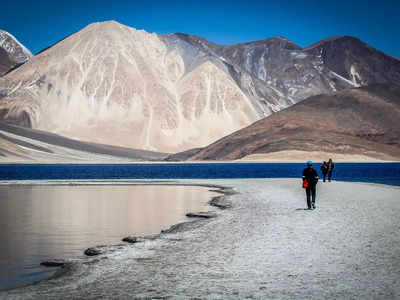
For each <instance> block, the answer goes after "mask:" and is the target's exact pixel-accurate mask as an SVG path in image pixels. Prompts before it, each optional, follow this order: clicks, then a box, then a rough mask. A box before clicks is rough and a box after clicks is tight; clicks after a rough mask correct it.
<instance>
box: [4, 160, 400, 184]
mask: <svg viewBox="0 0 400 300" xmlns="http://www.w3.org/2000/svg"><path fill="white" fill-rule="evenodd" d="M320 166H321V164H314V168H315V169H316V170H317V171H318V172H319V173H320ZM304 167H305V164H301V163H202V164H120V165H112V164H101V165H98V164H92V165H90V164H89V165H73V164H62V165H60V164H55V165H52V164H47V165H41V164H37V165H24V164H22V165H7V164H4V165H0V180H21V179H24V180H36V179H39V180H41V179H111V180H112V179H174V178H205V179H207V178H211V179H212V178H296V177H301V173H302V171H303V168H304ZM334 179H336V180H343V181H363V182H375V183H385V184H392V185H400V163H336V164H335V169H334Z"/></svg>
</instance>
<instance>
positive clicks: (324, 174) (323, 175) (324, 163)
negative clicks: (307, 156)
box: [321, 161, 328, 182]
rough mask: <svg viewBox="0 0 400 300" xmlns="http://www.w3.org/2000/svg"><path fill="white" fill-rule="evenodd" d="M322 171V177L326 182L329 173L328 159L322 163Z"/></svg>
mask: <svg viewBox="0 0 400 300" xmlns="http://www.w3.org/2000/svg"><path fill="white" fill-rule="evenodd" d="M321 172H322V179H323V181H324V182H325V178H326V174H328V164H327V163H326V161H324V162H323V163H322V166H321Z"/></svg>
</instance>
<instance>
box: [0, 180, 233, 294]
mask: <svg viewBox="0 0 400 300" xmlns="http://www.w3.org/2000/svg"><path fill="white" fill-rule="evenodd" d="M0 185H6V186H8V185H12V186H15V185H23V186H104V185H124V186H137V185H139V186H146V185H147V186H160V185H161V186H165V185H170V186H198V187H204V188H208V189H209V191H212V192H214V193H216V194H221V195H216V196H213V197H211V199H209V200H208V201H207V202H206V203H205V204H206V205H208V206H210V207H214V208H216V209H218V210H224V209H229V208H230V207H231V204H230V202H229V201H228V200H227V197H229V196H230V195H233V194H235V192H234V190H233V188H230V187H226V186H222V185H215V184H211V183H210V184H201V183H200V184H196V183H179V182H175V181H173V180H164V181H163V180H135V179H133V180H118V181H112V180H107V179H105V180H98V181H97V180H90V179H88V180H76V181H75V180H15V181H4V180H0ZM207 214H208V215H207ZM204 216H206V217H204ZM215 217H217V215H213V214H212V211H208V212H206V214H203V215H201V214H200V215H199V214H198V212H188V213H186V218H187V219H188V220H187V221H183V222H178V223H175V224H172V225H171V226H170V227H168V228H166V229H161V231H160V232H159V233H154V234H149V235H129V236H127V237H121V238H120V242H121V243H122V244H121V243H119V244H102V245H93V246H90V247H89V248H87V249H86V250H82V254H81V255H82V256H83V257H84V258H86V261H89V260H91V259H92V258H93V257H94V258H95V259H98V258H101V257H104V255H107V254H108V253H109V252H113V251H114V249H115V248H119V249H120V248H121V247H129V246H132V244H134V243H136V242H129V241H124V240H125V239H132V238H134V239H136V238H137V239H138V241H137V242H144V241H146V240H156V239H161V238H162V235H165V234H170V233H174V232H178V231H186V230H190V228H191V226H190V225H192V223H195V222H197V223H199V222H200V221H202V222H206V221H207V220H208V219H211V218H215ZM199 224H200V223H199ZM139 240H140V241H139ZM97 248H102V249H103V250H101V251H100V252H99V253H98V254H95V255H87V254H86V251H87V250H88V249H97ZM77 260H78V257H73V258H62V257H61V258H56V259H50V260H46V261H41V262H39V263H38V264H39V265H42V266H44V267H47V268H48V269H49V270H51V269H52V268H53V269H55V270H54V271H55V272H54V273H53V274H52V275H51V276H49V277H47V278H43V279H41V280H39V281H36V282H32V283H27V284H24V285H21V286H17V287H11V288H6V289H0V298H1V293H3V292H9V291H14V290H20V289H23V288H26V287H31V286H35V285H38V284H41V283H43V282H46V281H49V280H53V279H57V278H61V277H62V276H64V275H66V274H67V273H68V272H70V271H71V270H72V268H73V266H74V264H75V263H76V261H77ZM83 260H85V259H83ZM78 263H85V262H81V261H80V262H78ZM45 264H47V266H46V265H45ZM56 264H58V265H56Z"/></svg>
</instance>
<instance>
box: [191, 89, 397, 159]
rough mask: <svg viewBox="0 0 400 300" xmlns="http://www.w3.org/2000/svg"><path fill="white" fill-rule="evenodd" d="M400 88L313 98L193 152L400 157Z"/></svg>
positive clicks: (211, 156)
mask: <svg viewBox="0 0 400 300" xmlns="http://www.w3.org/2000/svg"><path fill="white" fill-rule="evenodd" d="M399 121H400V86H395V85H372V86H367V87H362V88H355V89H348V90H343V91H340V92H336V93H332V94H328V95H318V96H313V97H310V98H308V99H306V100H304V101H303V102H300V103H298V104H295V105H293V106H291V107H289V108H288V109H285V110H283V111H280V112H278V113H276V114H274V115H272V116H270V117H267V118H265V119H262V120H260V121H257V122H255V123H254V124H252V125H250V126H248V127H246V128H244V129H242V130H239V131H237V132H235V133H233V134H231V135H229V136H227V137H225V138H223V139H220V140H219V141H217V142H215V143H213V144H211V145H209V146H208V147H205V148H203V149H201V150H199V151H197V153H195V154H192V155H191V156H190V157H188V159H190V160H232V159H240V158H243V157H246V156H248V155H252V154H260V153H273V152H278V151H285V150H286V151H287V150H299V151H322V152H328V153H338V154H355V155H365V156H369V157H375V158H382V159H400V141H399V137H400V124H399Z"/></svg>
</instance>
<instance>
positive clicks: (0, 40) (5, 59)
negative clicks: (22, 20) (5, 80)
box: [0, 30, 32, 76]
mask: <svg viewBox="0 0 400 300" xmlns="http://www.w3.org/2000/svg"><path fill="white" fill-rule="evenodd" d="M31 57H32V53H31V52H30V51H29V50H28V49H27V48H26V47H25V46H24V45H22V44H21V43H20V42H19V41H18V40H17V39H16V38H15V37H14V36H13V35H11V34H10V33H8V32H6V31H4V30H0V76H2V75H4V74H6V73H7V72H10V71H11V70H12V69H14V68H16V67H18V66H20V65H22V64H23V63H25V62H26V61H28V60H29V59H30V58H31Z"/></svg>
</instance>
